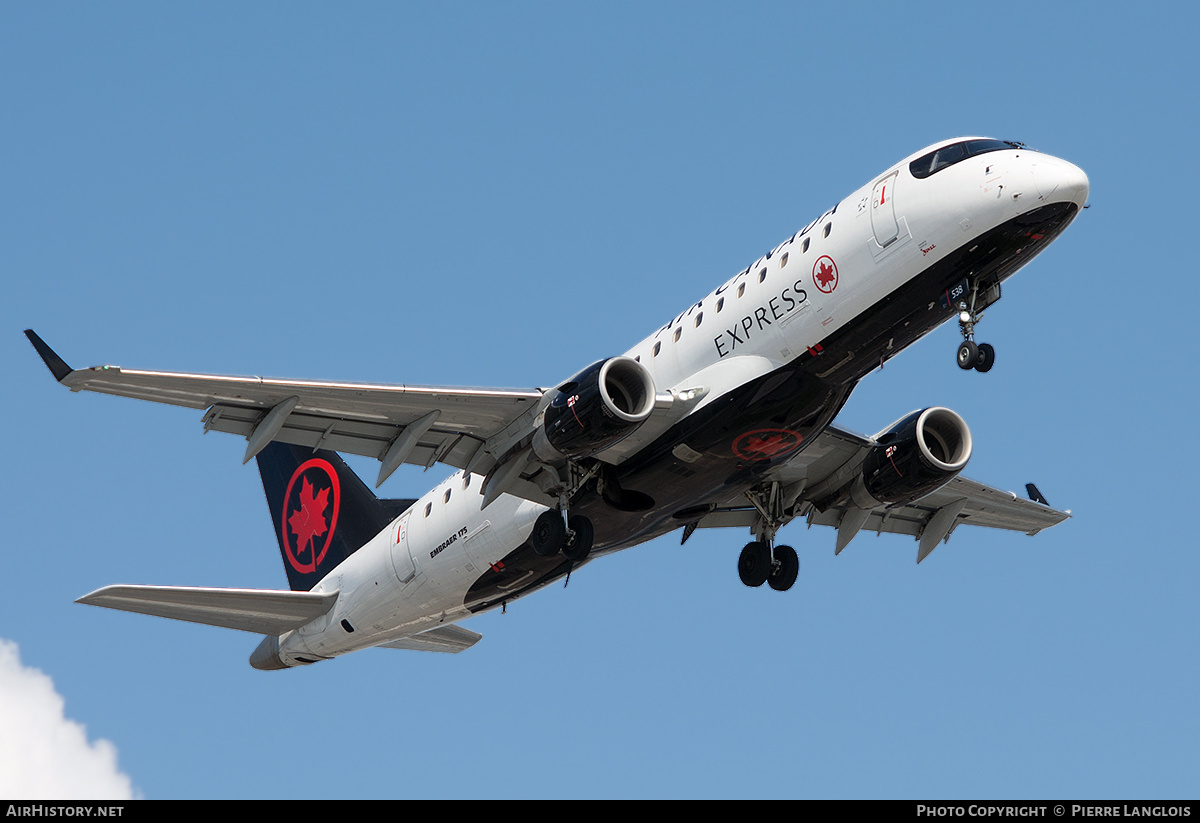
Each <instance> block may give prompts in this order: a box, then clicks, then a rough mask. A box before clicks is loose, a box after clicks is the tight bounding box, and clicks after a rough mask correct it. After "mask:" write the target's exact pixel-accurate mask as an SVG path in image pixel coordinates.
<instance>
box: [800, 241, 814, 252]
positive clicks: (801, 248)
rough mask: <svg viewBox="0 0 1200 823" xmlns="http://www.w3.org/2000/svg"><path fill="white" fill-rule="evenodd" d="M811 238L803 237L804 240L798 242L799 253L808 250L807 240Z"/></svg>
mask: <svg viewBox="0 0 1200 823" xmlns="http://www.w3.org/2000/svg"><path fill="white" fill-rule="evenodd" d="M811 239H812V238H811V237H805V238H804V242H803V243H801V244H800V253H801V254H803V253H804V252H806V251H808V241H809V240H811Z"/></svg>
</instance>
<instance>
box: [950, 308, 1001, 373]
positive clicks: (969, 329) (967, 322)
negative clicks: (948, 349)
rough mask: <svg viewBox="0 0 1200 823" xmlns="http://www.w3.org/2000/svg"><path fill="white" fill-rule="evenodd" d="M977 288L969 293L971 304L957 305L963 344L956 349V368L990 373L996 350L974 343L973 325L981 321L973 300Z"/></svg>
mask: <svg viewBox="0 0 1200 823" xmlns="http://www.w3.org/2000/svg"><path fill="white" fill-rule="evenodd" d="M977 296H978V287H977V288H976V289H975V290H974V291H972V292H971V303H970V305H969V306H968V305H967V303H966V302H961V303H959V304H958V309H959V311H958V327H959V330H960V331H962V336H963V342H962V345H961V346H959V347H958V367H959V368H960V369H963V370H970V369H974V370H975V371H977V372H986V371H990V370H991V368H992V364H994V363H995V362H996V350H995V349H994V348H992V346H991V344H990V343H978V344H977V343H976V342H975V324H976V323H978V322H979V321H980V320H982V319H983V312H976V311H975V298H976V297H977Z"/></svg>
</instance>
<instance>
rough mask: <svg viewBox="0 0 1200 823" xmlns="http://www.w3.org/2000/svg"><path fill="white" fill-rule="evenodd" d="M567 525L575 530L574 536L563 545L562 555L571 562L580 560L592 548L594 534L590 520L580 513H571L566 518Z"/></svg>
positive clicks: (584, 558)
mask: <svg viewBox="0 0 1200 823" xmlns="http://www.w3.org/2000/svg"><path fill="white" fill-rule="evenodd" d="M560 519H561V518H560ZM567 526H568V527H569V528H570V529H571V531H573V532H575V536H574V538H572V539H571V540H570V541H569V542H567V543H566V544H565V545H564V546H563V550H562V553H563V557H565V558H567V559H568V560H570V561H571V562H572V563H579V562H582V561H583V560H586V559H587V556H588V553H589V552H591V550H592V538H593V536H594V535H595V531H594V530H593V529H592V521H591V520H588V519H587V518H586V517H584V516H583V515H582V514H573V515H571V517H570V518H568V520H567Z"/></svg>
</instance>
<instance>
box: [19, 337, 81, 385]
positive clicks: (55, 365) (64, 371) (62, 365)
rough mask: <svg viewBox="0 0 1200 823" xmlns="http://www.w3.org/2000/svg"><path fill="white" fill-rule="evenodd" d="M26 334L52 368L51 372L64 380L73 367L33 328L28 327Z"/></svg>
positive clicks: (48, 366)
mask: <svg viewBox="0 0 1200 823" xmlns="http://www.w3.org/2000/svg"><path fill="white" fill-rule="evenodd" d="M25 336H26V337H28V338H29V342H30V343H32V344H33V347H34V348H35V349H37V353H38V355H39V356H40V357H41V358H42V362H43V363H45V364H46V367H47V368H48V369H50V373H51V374H53V375H54V379H55V380H57V381H58V382H60V383H61V382H62V381H63V379H64V378H65V377H66V376H67V375H68V374H70V373H71V371H72V369H71V367H70V366H68V365H67V362H66V361H65V360H63V359H62V358H61V357H59V356H58V355H57V354H55V352H54V349H52V348H50V347H49V346H47V345H46V341H45V340H43V339H42V338H40V337H38V336H37V332H35V331H34V330H33V329H26V330H25Z"/></svg>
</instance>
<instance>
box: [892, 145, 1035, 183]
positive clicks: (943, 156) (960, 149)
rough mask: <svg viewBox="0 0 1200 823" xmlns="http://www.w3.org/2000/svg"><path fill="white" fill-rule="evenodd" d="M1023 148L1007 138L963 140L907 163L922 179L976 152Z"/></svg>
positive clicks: (916, 175)
mask: <svg viewBox="0 0 1200 823" xmlns="http://www.w3.org/2000/svg"><path fill="white" fill-rule="evenodd" d="M1020 148H1024V147H1023V146H1022V145H1021V144H1020V143H1010V142H1009V141H1007V140H964V141H963V142H961V143H951V144H950V145H949V146H942V147H941V148H940V149H938V150H937V151H931V152H929V154H926V155H924V156H923V157H918V158H917V159H916V160H914V161H912V162H911V163H909V164H908V170H909V171H910V172H911V173H912V176H913V177H915V178H917V179H918V180H923V179H924V178H926V177H928V176H929V175H931V174H936V173H937V172H939V171H941V170H942V169H944V168H946V167H947V166H953V165H954V164H955V163H958V162H960V161H963V160H966V159H967V158H968V157H974V156H975V155H977V154H987V153H988V152H989V151H1002V150H1004V149H1020Z"/></svg>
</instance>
